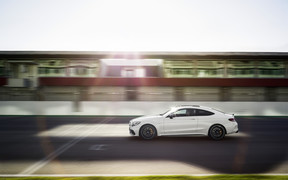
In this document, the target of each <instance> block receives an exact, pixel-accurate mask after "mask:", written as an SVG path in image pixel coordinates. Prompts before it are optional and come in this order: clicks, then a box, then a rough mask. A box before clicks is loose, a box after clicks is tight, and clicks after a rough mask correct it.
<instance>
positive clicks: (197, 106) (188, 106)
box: [175, 105, 212, 109]
mask: <svg viewBox="0 0 288 180" xmlns="http://www.w3.org/2000/svg"><path fill="white" fill-rule="evenodd" d="M175 108H177V109H181V108H201V109H212V108H210V107H206V106H200V105H180V106H176V107H175Z"/></svg>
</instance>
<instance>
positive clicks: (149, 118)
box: [131, 115, 162, 121]
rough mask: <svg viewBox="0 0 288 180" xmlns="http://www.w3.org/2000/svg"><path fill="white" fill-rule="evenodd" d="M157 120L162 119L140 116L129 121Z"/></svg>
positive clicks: (154, 116) (155, 116) (157, 116)
mask: <svg viewBox="0 0 288 180" xmlns="http://www.w3.org/2000/svg"><path fill="white" fill-rule="evenodd" d="M158 118H162V116H161V115H151V116H141V117H138V118H135V119H132V120H131V121H149V120H155V119H158Z"/></svg>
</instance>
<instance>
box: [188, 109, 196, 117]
mask: <svg viewBox="0 0 288 180" xmlns="http://www.w3.org/2000/svg"><path fill="white" fill-rule="evenodd" d="M195 115H196V109H188V112H187V116H195Z"/></svg>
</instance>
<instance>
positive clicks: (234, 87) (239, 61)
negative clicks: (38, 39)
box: [0, 51, 288, 101]
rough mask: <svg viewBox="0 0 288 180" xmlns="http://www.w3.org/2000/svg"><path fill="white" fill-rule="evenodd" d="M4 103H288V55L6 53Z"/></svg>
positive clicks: (0, 85) (1, 62)
mask: <svg viewBox="0 0 288 180" xmlns="http://www.w3.org/2000/svg"><path fill="white" fill-rule="evenodd" d="M0 100H1V101H288V53H263V52H259V53H257V52H245V53H241V52H235V53H228V52H227V53H225V52H217V53H216V52H214V53H212V52H211V53H208V52H199V53H197V52H191V53H184V52H181V53H180V52H179V53H177V52H173V53H172V52H141V53H123V52H122V53H110V52H75V51H73V52H68V51H64V52H63V51H43V52H42V51H36V52H29V51H21V52H20V51H16V52H15V51H2V52H0Z"/></svg>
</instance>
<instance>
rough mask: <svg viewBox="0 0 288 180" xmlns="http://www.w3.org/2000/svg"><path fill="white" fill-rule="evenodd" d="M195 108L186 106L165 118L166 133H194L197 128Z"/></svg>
mask: <svg viewBox="0 0 288 180" xmlns="http://www.w3.org/2000/svg"><path fill="white" fill-rule="evenodd" d="M194 114H195V109H190V108H184V109H179V110H177V111H176V112H173V113H171V114H170V115H169V116H167V117H166V118H165V120H164V133H165V134H166V135H179V134H193V133H194V131H195V130H196V129H197V120H196V118H195V116H194Z"/></svg>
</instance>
